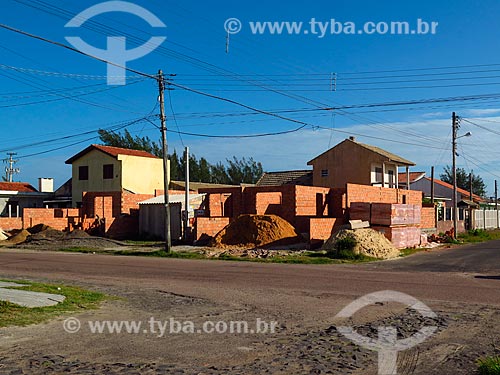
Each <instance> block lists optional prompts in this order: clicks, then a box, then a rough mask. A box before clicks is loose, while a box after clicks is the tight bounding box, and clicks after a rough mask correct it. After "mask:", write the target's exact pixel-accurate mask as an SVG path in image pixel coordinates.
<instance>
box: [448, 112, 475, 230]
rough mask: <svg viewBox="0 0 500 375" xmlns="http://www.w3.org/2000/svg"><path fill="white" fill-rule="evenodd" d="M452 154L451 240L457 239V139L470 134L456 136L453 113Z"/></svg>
mask: <svg viewBox="0 0 500 375" xmlns="http://www.w3.org/2000/svg"><path fill="white" fill-rule="evenodd" d="M452 127H453V131H452V146H453V147H452V153H453V239H456V238H457V229H458V220H457V203H458V202H457V200H458V194H457V161H456V159H457V139H459V138H463V137H470V136H471V135H472V133H471V132H467V133H465V134H464V135H461V136H457V131H458V128H459V127H460V125H459V121H458V116H457V115H456V113H455V112H453V114H452Z"/></svg>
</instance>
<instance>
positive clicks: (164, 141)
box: [158, 70, 172, 253]
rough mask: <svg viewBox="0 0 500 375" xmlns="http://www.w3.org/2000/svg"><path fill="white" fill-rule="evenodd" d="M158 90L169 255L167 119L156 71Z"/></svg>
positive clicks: (162, 86)
mask: <svg viewBox="0 0 500 375" xmlns="http://www.w3.org/2000/svg"><path fill="white" fill-rule="evenodd" d="M158 89H159V91H160V96H159V100H160V120H161V145H162V152H163V189H164V196H165V251H166V252H167V253H170V251H171V249H172V235H171V231H170V204H169V203H170V201H169V197H168V184H169V179H170V178H169V177H170V170H169V165H168V145H167V118H166V116H165V79H164V77H163V72H162V71H161V70H159V71H158Z"/></svg>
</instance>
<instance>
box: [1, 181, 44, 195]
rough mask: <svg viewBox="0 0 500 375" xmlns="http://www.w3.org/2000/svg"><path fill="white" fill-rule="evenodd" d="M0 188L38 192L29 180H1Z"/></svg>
mask: <svg viewBox="0 0 500 375" xmlns="http://www.w3.org/2000/svg"><path fill="white" fill-rule="evenodd" d="M0 190H6V191H19V192H22V193H37V192H38V190H36V189H35V188H34V187H33V186H31V185H30V184H28V183H27V182H0Z"/></svg>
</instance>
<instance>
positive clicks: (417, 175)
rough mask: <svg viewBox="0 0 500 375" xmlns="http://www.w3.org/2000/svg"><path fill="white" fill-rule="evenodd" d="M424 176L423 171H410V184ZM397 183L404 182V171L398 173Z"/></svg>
mask: <svg viewBox="0 0 500 375" xmlns="http://www.w3.org/2000/svg"><path fill="white" fill-rule="evenodd" d="M422 177H425V172H410V184H411V183H412V182H415V181H418V180H420V179H421V178H422ZM398 182H399V184H406V172H401V173H398Z"/></svg>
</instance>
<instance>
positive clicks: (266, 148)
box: [0, 0, 500, 194]
mask: <svg viewBox="0 0 500 375" xmlns="http://www.w3.org/2000/svg"><path fill="white" fill-rule="evenodd" d="M98 3H100V1H95V0H91V1H79V2H75V1H70V0H58V1H55V0H36V1H31V0H29V1H28V0H17V1H16V0H4V1H3V2H2V5H3V7H2V12H1V14H0V23H3V24H7V25H9V26H12V27H15V28H18V29H22V30H24V31H27V32H30V33H33V34H37V35H39V36H43V37H45V38H48V39H51V40H54V41H57V42H60V43H65V44H68V43H67V41H66V40H65V37H66V36H80V37H82V39H84V40H85V41H86V42H87V43H89V44H92V45H94V46H96V47H99V48H104V47H105V46H106V36H120V35H125V34H123V33H122V32H124V33H126V34H127V35H131V36H132V37H137V38H140V39H149V37H150V36H151V35H158V36H166V37H167V41H166V42H165V43H164V44H163V45H162V47H161V48H159V49H157V50H155V51H154V52H152V53H151V54H149V55H147V56H145V57H143V58H141V59H138V60H136V61H131V62H129V63H128V67H130V68H133V69H136V70H139V71H142V72H146V73H149V74H154V73H156V72H157V70H158V69H160V68H161V69H163V71H164V72H165V73H168V74H176V76H175V77H174V78H173V80H174V82H175V83H177V84H180V85H184V86H188V87H190V88H193V89H196V90H199V91H203V92H206V93H210V94H213V95H217V96H221V97H225V98H229V99H231V100H235V101H238V102H241V103H244V104H246V105H249V106H252V107H254V108H258V109H262V110H266V111H269V112H273V113H276V112H277V111H287V112H278V113H280V114H282V115H283V116H286V117H288V118H291V119H295V120H300V121H304V122H306V123H307V124H308V126H306V127H305V128H304V129H302V130H301V131H298V132H295V133H290V134H286V135H279V136H273V137H262V138H244V139H242V138H231V139H227V138H225V139H221V138H206V137H199V136H189V135H183V136H182V138H181V137H180V136H179V135H178V134H176V133H169V135H168V139H169V147H170V150H172V149H173V148H175V149H176V150H177V151H180V150H182V148H183V145H186V146H189V147H190V148H191V151H192V152H193V153H195V154H196V155H197V156H204V157H206V158H207V159H208V160H209V161H211V162H214V163H215V162H217V161H219V160H224V159H226V158H228V157H232V156H233V155H235V156H238V157H243V156H246V157H249V156H252V157H254V159H256V160H259V161H261V162H262V163H263V165H264V168H265V169H266V170H269V171H273V170H286V169H301V168H306V167H307V166H306V164H307V161H308V160H310V159H312V158H313V157H314V156H316V155H318V154H320V153H321V152H323V151H325V150H326V149H328V148H329V147H331V146H334V145H335V144H337V143H339V142H340V141H342V140H343V139H345V138H346V137H347V136H349V135H350V134H353V135H356V136H357V139H358V140H360V141H362V142H365V143H369V144H373V145H377V146H379V147H383V148H385V149H387V150H389V151H392V152H394V153H396V154H399V155H401V156H403V157H406V158H408V159H410V160H412V161H414V162H415V163H416V164H417V167H415V170H425V171H427V172H428V173H429V169H430V166H431V165H435V166H436V168H437V171H438V172H440V171H441V169H442V168H443V167H444V166H445V165H447V164H450V162H451V160H450V159H451V151H450V130H451V121H450V117H451V112H452V111H454V110H455V111H456V112H457V113H458V115H460V116H461V117H463V118H464V121H462V126H461V129H460V134H465V132H467V131H471V132H472V133H473V136H472V137H468V138H461V139H460V140H459V148H458V151H459V152H458V153H459V155H460V156H459V157H458V159H457V162H458V166H460V167H464V168H465V169H466V170H470V169H473V170H474V172H475V173H478V174H480V175H481V176H482V177H483V178H484V180H485V181H486V183H487V185H488V193H489V194H492V190H493V180H494V179H495V178H498V179H500V167H498V163H497V161H498V159H499V155H498V152H499V151H498V147H497V144H498V141H497V139H498V137H499V135H497V134H496V132H499V133H500V129H498V127H499V126H500V125H499V122H500V103H498V100H500V99H498V98H495V97H492V98H491V97H490V98H485V99H483V100H469V101H454V102H439V103H433V102H431V103H422V104H418V105H412V106H408V105H407V106H381V107H373V106H372V107H365V108H352V109H344V110H336V111H325V110H321V108H326V107H338V106H352V105H361V104H367V105H372V104H375V103H393V102H400V101H413V100H427V99H434V98H450V97H462V96H471V97H472V96H477V95H485V94H496V93H498V92H500V65H497V66H495V64H500V56H498V55H499V52H498V48H497V46H498V40H500V27H499V26H498V20H497V15H498V13H499V11H500V3H498V2H497V1H493V0H491V1H481V2H480V4H478V3H473V2H469V1H455V2H453V5H451V4H450V3H449V2H446V1H418V2H394V1H377V2H374V1H314V2H287V3H286V5H285V3H283V2H281V1H255V2H236V1H218V2H200V1H183V2H178V1H170V0H167V1H164V0H141V1H139V0H137V1H134V3H135V4H137V5H140V6H142V7H145V8H147V9H148V10H150V11H151V12H152V13H153V14H155V15H156V16H157V17H158V18H160V19H161V20H162V21H163V22H164V23H165V24H166V25H167V28H166V29H153V28H151V27H150V26H149V25H148V24H147V23H146V22H144V21H143V20H140V19H137V18H136V17H134V16H132V15H128V14H124V13H119V12H113V13H107V14H103V15H100V16H97V17H95V18H94V19H93V21H95V22H97V23H99V24H98V25H97V26H96V27H102V26H103V25H105V26H106V25H107V26H110V27H112V28H114V29H117V30H118V32H117V34H116V35H110V33H109V30H102V28H100V29H99V31H100V32H95V31H92V30H88V29H76V30H68V29H67V28H65V27H64V25H65V24H66V22H67V21H68V20H69V19H70V18H71V17H72V15H74V14H77V13H79V12H81V11H83V10H84V9H86V8H88V7H90V6H92V5H95V4H98ZM179 4H180V5H179ZM228 18H238V19H239V20H240V21H241V23H242V30H241V32H240V33H238V34H234V35H230V38H229V51H228V53H226V31H225V30H224V22H225V20H226V19H228ZM313 18H314V19H316V20H317V21H321V22H329V21H330V19H335V20H336V21H337V22H341V23H345V22H355V23H356V25H357V26H358V27H362V25H363V24H364V23H365V22H370V21H372V22H381V21H383V22H392V21H407V22H409V23H410V24H411V25H412V26H413V25H414V24H415V23H416V22H417V19H422V20H424V21H426V22H438V23H439V24H438V27H437V29H436V30H437V33H436V34H435V35H360V34H356V35H330V34H327V35H325V36H324V37H323V38H319V37H318V35H314V34H312V33H311V32H309V33H308V34H304V33H301V35H288V34H282V35H270V34H269V33H267V34H265V35H255V34H252V32H251V29H250V25H249V22H258V21H260V22H264V21H277V22H282V21H283V22H303V24H304V28H305V29H306V28H307V27H309V24H308V22H309V21H310V20H311V19H313ZM132 47H134V40H129V48H132ZM0 54H1V55H0V56H1V59H0V64H1V66H0V127H1V130H2V133H1V134H2V137H1V138H0V154H1V156H2V157H4V155H5V153H6V152H8V151H14V152H18V156H19V158H20V161H19V163H18V165H17V166H18V167H19V168H21V173H20V174H19V175H17V176H16V180H22V181H28V182H31V183H35V182H36V179H37V177H54V178H55V179H56V185H60V184H62V183H63V182H64V181H65V180H66V179H67V178H69V176H70V168H69V166H66V165H65V164H64V161H65V160H66V159H68V158H69V157H70V156H72V155H73V154H75V153H77V152H78V151H79V150H81V149H82V148H84V147H85V146H86V145H88V144H89V143H96V142H98V140H97V138H94V139H91V137H95V135H96V134H95V133H89V134H82V135H78V134H81V133H83V132H91V131H93V130H95V129H97V128H101V127H109V126H112V125H114V124H126V123H127V122H131V121H133V120H137V119H140V118H143V117H144V116H147V115H149V114H151V113H152V111H154V112H153V113H156V112H157V107H156V102H157V88H156V83H155V82H154V81H153V80H150V79H142V78H140V77H138V76H135V75H134V74H132V73H128V81H127V83H128V85H127V86H124V87H118V86H117V87H109V86H106V80H105V74H106V66H105V64H103V63H101V62H97V61H94V60H92V59H90V58H88V57H85V56H82V55H78V54H76V53H74V52H71V51H67V50H64V49H63V48H60V47H57V46H53V45H49V44H46V43H43V42H41V41H38V40H33V39H30V38H28V37H26V36H22V35H18V34H15V33H12V32H10V31H7V30H4V29H0ZM480 65H483V66H480ZM436 68H440V69H436ZM403 70H404V71H403ZM332 73H336V74H337V91H335V92H333V91H331V90H330V88H331V80H330V77H331V74H332ZM55 90H58V91H55ZM103 90H104V91H103ZM82 94H85V95H84V96H81V95H82ZM75 96H76V97H75ZM70 97H71V98H70ZM170 101H171V102H172V105H170ZM34 103H38V104H34ZM166 109H167V115H168V120H167V122H168V127H169V129H171V130H173V131H178V130H180V131H182V132H188V133H197V134H205V135H233V136H235V135H249V134H259V133H269V132H281V131H287V130H290V129H294V128H296V127H298V124H296V123H293V122H290V121H285V120H283V119H277V118H275V117H272V116H266V115H263V114H256V113H252V111H249V110H247V109H244V108H241V107H238V106H235V105H233V104H229V103H227V102H223V101H220V100H216V99H212V98H207V97H203V96H200V95H197V94H194V93H192V92H187V91H185V90H182V89H179V88H176V89H175V90H173V91H169V92H168V93H167V103H166ZM173 114H175V119H176V121H174V116H173ZM465 120H468V121H470V122H467V121H465ZM471 122H472V123H473V124H472V123H471ZM478 125H479V126H478ZM127 129H128V130H129V131H130V132H131V133H132V134H134V135H136V134H137V135H141V136H149V137H150V138H152V139H154V140H157V139H159V131H158V130H157V129H156V128H155V127H154V126H153V125H152V124H151V123H149V122H145V121H142V122H138V123H136V124H133V125H130V126H128V127H127ZM71 135H75V137H71V138H66V139H59V140H54V139H56V138H62V137H65V136H71ZM77 135H78V136H77ZM51 140H53V141H52V142H50V143H48V142H46V143H41V144H38V145H34V143H39V142H45V141H51ZM75 143H78V144H75ZM54 149H58V150H54ZM52 150H53V151H52ZM48 151H50V152H48ZM42 152H43V153H42ZM38 153H42V154H38ZM33 154H38V155H33ZM497 176H498V177H497Z"/></svg>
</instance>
